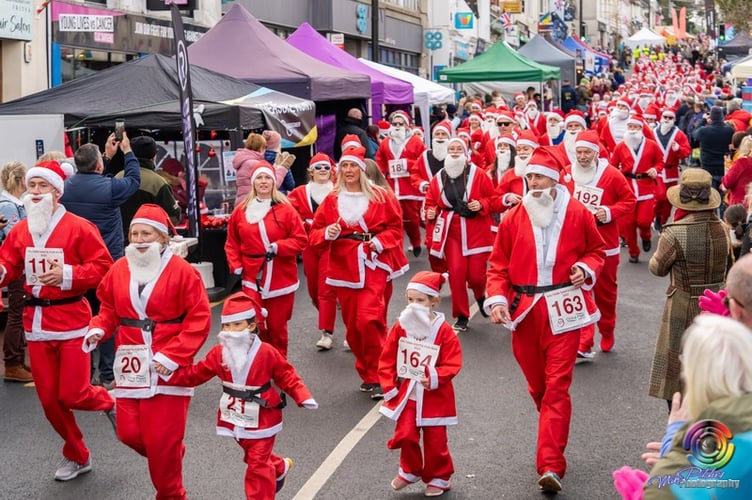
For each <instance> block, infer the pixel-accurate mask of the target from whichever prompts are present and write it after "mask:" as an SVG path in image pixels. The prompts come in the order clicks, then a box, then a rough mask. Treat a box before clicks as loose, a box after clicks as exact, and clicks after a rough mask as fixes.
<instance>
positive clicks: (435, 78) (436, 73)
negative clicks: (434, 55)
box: [433, 64, 447, 82]
mask: <svg viewBox="0 0 752 500" xmlns="http://www.w3.org/2000/svg"><path fill="white" fill-rule="evenodd" d="M446 68H447V65H446V64H434V65H433V81H435V82H438V81H439V71H441V70H443V69H446Z"/></svg>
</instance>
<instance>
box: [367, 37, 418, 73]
mask: <svg viewBox="0 0 752 500" xmlns="http://www.w3.org/2000/svg"><path fill="white" fill-rule="evenodd" d="M372 54H373V50H372V47H371V44H370V43H369V44H368V59H369V60H373V57H372ZM379 56H380V59H379V64H383V65H385V66H391V67H393V68H397V69H401V70H403V71H408V72H410V73H413V74H416V75H417V74H418V70H419V68H420V54H414V53H412V52H405V51H402V50H396V49H392V48H385V47H379Z"/></svg>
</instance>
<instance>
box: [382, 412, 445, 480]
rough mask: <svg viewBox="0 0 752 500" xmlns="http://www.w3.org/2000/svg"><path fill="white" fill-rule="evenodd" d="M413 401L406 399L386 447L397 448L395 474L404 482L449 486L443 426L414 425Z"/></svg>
mask: <svg viewBox="0 0 752 500" xmlns="http://www.w3.org/2000/svg"><path fill="white" fill-rule="evenodd" d="M415 417H416V404H415V401H414V400H408V401H407V404H406V405H405V409H404V410H402V413H401V414H400V416H399V419H398V420H397V426H396V427H395V428H394V436H393V437H392V439H390V440H389V441H388V442H387V444H386V446H387V448H389V449H390V450H396V449H400V470H399V475H400V477H402V479H404V480H405V481H408V482H411V483H414V482H416V481H418V480H420V479H422V480H423V482H424V483H426V484H430V485H433V486H436V487H437V488H441V489H444V490H447V489H449V487H450V484H449V479H450V478H451V477H452V474H454V462H452V455H451V454H450V453H449V444H448V440H447V431H446V427H445V426H443V425H436V426H426V427H418V426H417V425H416V423H415ZM420 431H423V450H421V448H420Z"/></svg>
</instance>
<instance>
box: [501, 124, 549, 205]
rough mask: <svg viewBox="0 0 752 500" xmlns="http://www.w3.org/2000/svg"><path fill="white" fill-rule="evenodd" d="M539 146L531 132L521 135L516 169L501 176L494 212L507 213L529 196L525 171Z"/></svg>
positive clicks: (518, 143)
mask: <svg viewBox="0 0 752 500" xmlns="http://www.w3.org/2000/svg"><path fill="white" fill-rule="evenodd" d="M539 146H540V145H539V144H538V140H537V139H536V138H535V136H534V135H533V134H532V133H531V132H527V131H526V132H523V133H521V134H520V135H519V137H518V138H517V142H516V144H515V148H516V150H517V154H516V155H515V157H514V168H510V169H509V170H507V171H506V172H504V174H503V175H502V176H501V180H500V181H499V183H498V185H497V186H496V192H495V194H494V197H493V200H492V203H491V211H492V212H494V213H503V212H506V211H507V210H509V209H510V208H511V207H513V206H515V205H517V204H519V203H520V202H521V201H522V197H523V196H525V194H527V181H526V180H525V170H526V169H527V164H528V162H529V161H530V158H532V156H533V152H534V151H535V150H536V149H537V148H538V147H539Z"/></svg>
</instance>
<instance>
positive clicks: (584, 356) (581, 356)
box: [574, 351, 595, 365]
mask: <svg viewBox="0 0 752 500" xmlns="http://www.w3.org/2000/svg"><path fill="white" fill-rule="evenodd" d="M593 359H595V353H594V352H593V351H577V359H576V360H575V362H574V364H576V365H579V364H580V363H590V362H591V361H593Z"/></svg>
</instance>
